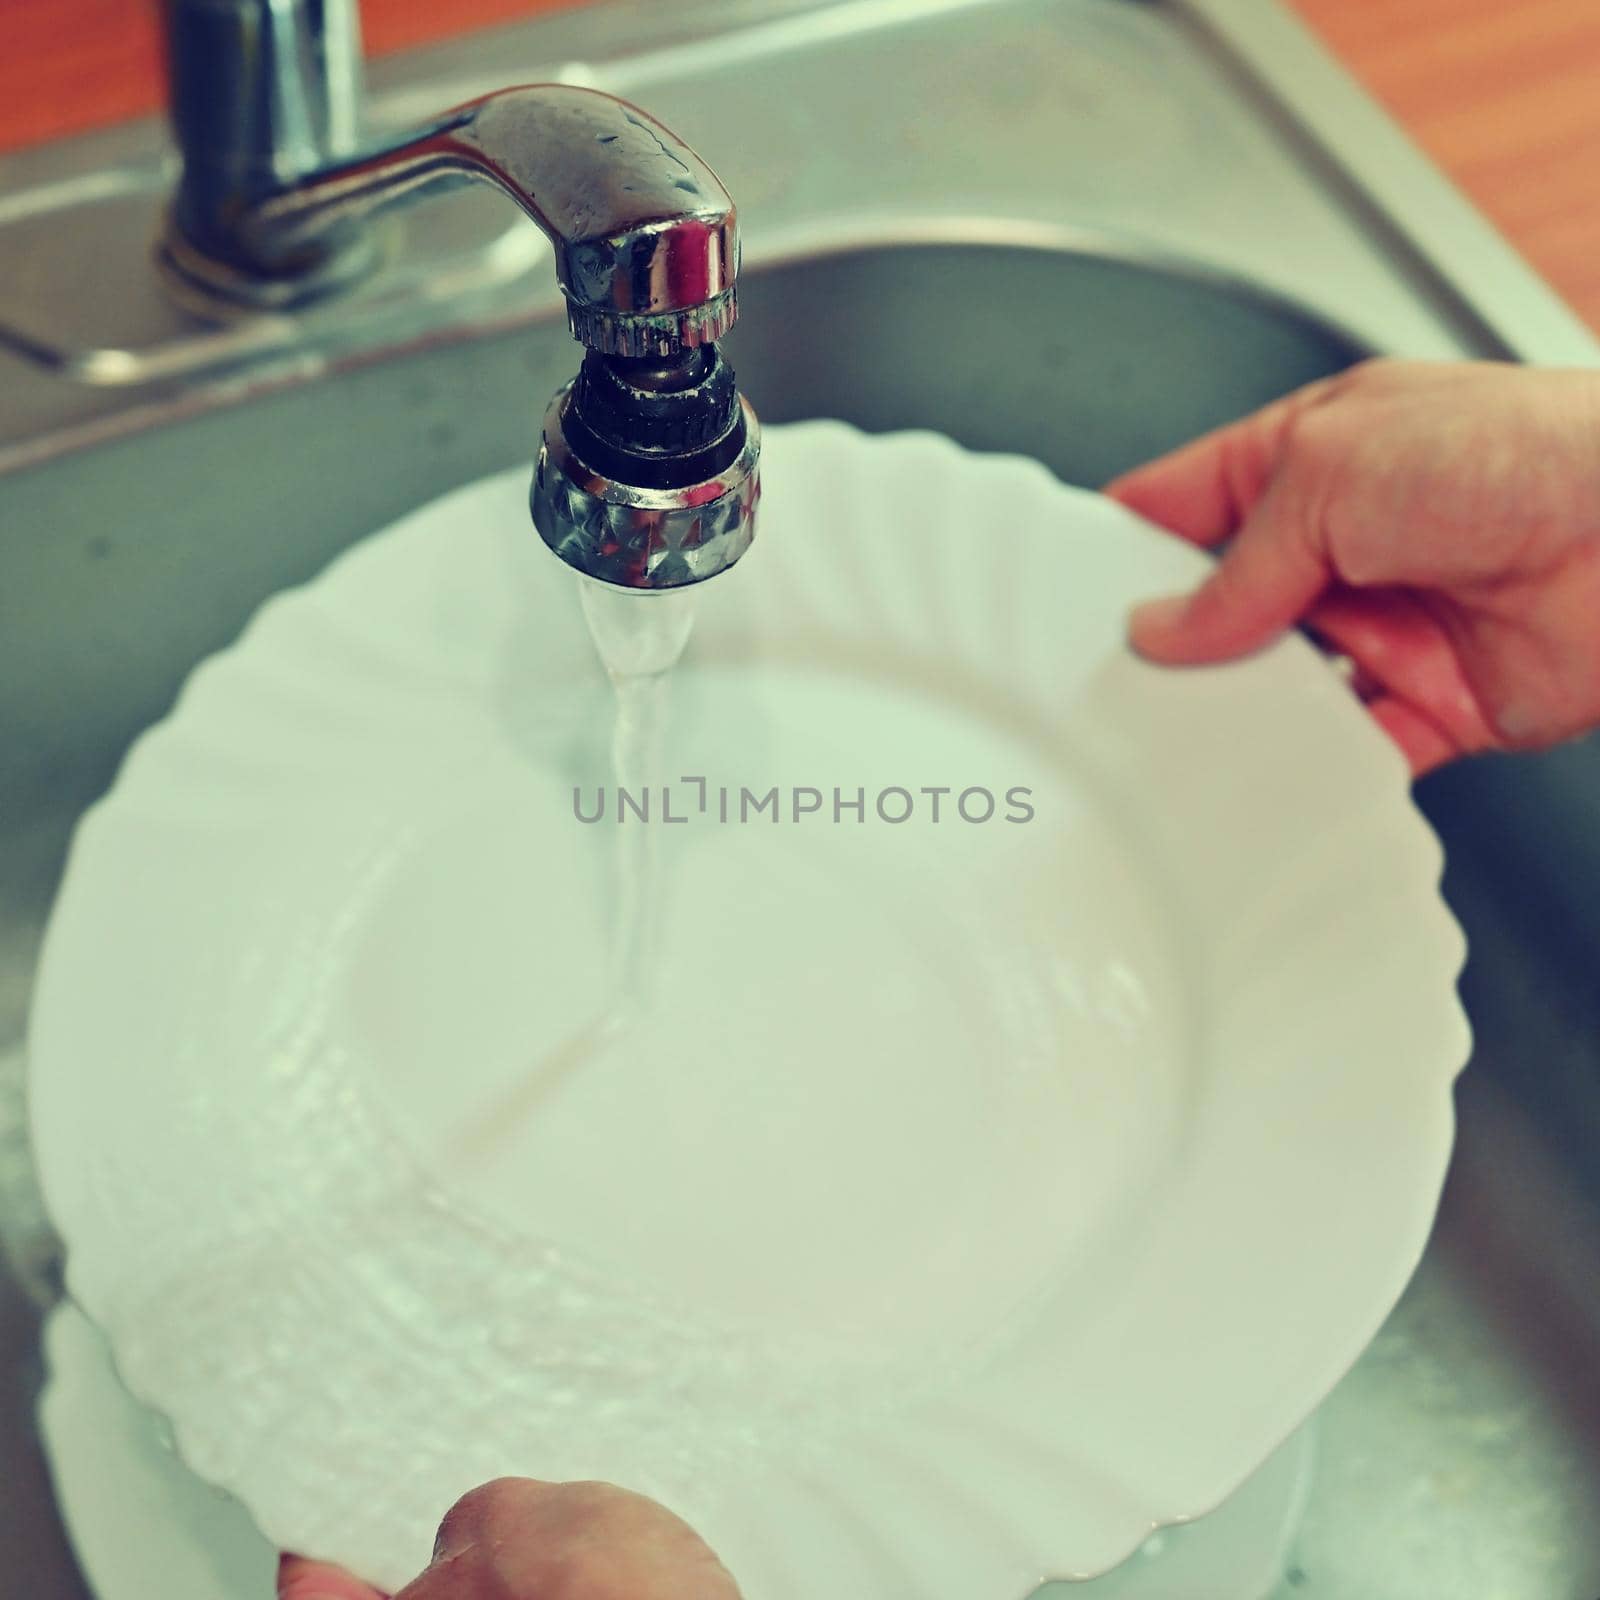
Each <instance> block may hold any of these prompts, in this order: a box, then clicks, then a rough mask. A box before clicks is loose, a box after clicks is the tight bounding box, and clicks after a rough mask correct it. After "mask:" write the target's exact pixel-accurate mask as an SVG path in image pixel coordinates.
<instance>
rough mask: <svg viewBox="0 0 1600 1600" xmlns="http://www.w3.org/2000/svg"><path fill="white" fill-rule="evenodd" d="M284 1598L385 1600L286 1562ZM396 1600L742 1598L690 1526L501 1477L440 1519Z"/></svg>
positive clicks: (613, 1501)
mask: <svg viewBox="0 0 1600 1600" xmlns="http://www.w3.org/2000/svg"><path fill="white" fill-rule="evenodd" d="M278 1596H279V1600H381V1596H379V1594H378V1592H377V1591H376V1590H375V1589H371V1588H368V1587H367V1586H366V1585H365V1584H363V1583H360V1582H358V1581H357V1580H356V1579H354V1578H352V1577H351V1576H350V1575H349V1573H347V1572H342V1571H340V1570H339V1569H338V1568H337V1567H330V1566H326V1565H323V1564H321V1563H317V1562H309V1561H301V1560H299V1559H298V1558H296V1557H286V1558H285V1560H284V1563H283V1567H282V1570H281V1572H280V1575H279V1579H278ZM395 1600H739V1590H738V1586H737V1585H736V1584H735V1583H734V1581H733V1579H732V1577H730V1576H729V1574H728V1571H727V1569H726V1568H725V1567H724V1566H723V1565H722V1563H721V1562H720V1561H718V1560H717V1558H716V1556H715V1555H713V1554H712V1552H711V1550H710V1548H709V1547H708V1546H707V1545H706V1544H705V1542H704V1541H703V1540H702V1539H701V1538H700V1537H699V1536H698V1535H697V1534H696V1533H695V1532H694V1530H693V1529H692V1528H690V1527H689V1526H688V1524H687V1523H684V1522H682V1521H680V1520H679V1519H678V1518H677V1517H675V1516H673V1514H672V1513H671V1512H670V1511H668V1510H667V1509H666V1508H665V1507H664V1506H660V1505H657V1504H656V1502H655V1501H654V1500H647V1499H645V1497H644V1496H643V1495H637V1494H630V1493H629V1492H628V1491H627V1490H626V1489H616V1488H613V1487H612V1486H611V1485H610V1484H605V1483H535V1482H533V1481H532V1480H530V1479H526V1478H504V1479H501V1480H500V1481H499V1482H497V1483H491V1484H488V1485H486V1486H485V1487H484V1488H482V1489H475V1490H474V1491H473V1492H472V1493H471V1494H469V1495H468V1496H467V1497H466V1498H465V1499H464V1500H462V1501H461V1502H460V1503H459V1504H458V1505H457V1506H456V1507H455V1509H454V1510H452V1511H451V1512H450V1514H449V1516H447V1517H446V1518H445V1519H444V1523H443V1525H442V1526H441V1527H440V1529H439V1542H438V1545H437V1547H436V1548H435V1552H434V1559H433V1565H432V1566H430V1567H429V1568H428V1570H427V1571H426V1572H424V1573H423V1574H422V1576H421V1577H420V1578H418V1579H417V1580H416V1582H415V1583H412V1584H409V1585H408V1586H407V1587H406V1588H404V1589H402V1590H401V1591H400V1593H399V1595H397V1596H396V1597H395Z"/></svg>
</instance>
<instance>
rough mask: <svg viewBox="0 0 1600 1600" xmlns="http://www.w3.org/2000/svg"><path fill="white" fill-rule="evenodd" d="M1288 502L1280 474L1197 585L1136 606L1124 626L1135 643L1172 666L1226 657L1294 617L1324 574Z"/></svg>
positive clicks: (1323, 563) (1324, 565)
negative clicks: (1225, 549)
mask: <svg viewBox="0 0 1600 1600" xmlns="http://www.w3.org/2000/svg"><path fill="white" fill-rule="evenodd" d="M1290 505H1291V502H1290V501H1289V499H1288V498H1287V497H1286V495H1285V493H1284V487H1283V480H1281V479H1280V480H1279V481H1278V482H1276V483H1274V484H1273V486H1272V487H1271V488H1270V489H1269V490H1268V491H1267V492H1266V494H1265V495H1263V496H1262V498H1261V500H1260V501H1259V503H1258V504H1257V506H1256V508H1255V510H1254V511H1253V512H1251V514H1250V516H1249V518H1248V519H1247V520H1246V522H1245V524H1244V526H1243V527H1242V528H1241V529H1240V530H1239V535H1238V537H1237V538H1236V539H1235V540H1234V542H1233V544H1232V546H1231V547H1230V548H1229V550H1228V553H1227V554H1226V555H1225V556H1224V557H1223V558H1222V560H1221V562H1220V563H1219V564H1218V566H1217V567H1216V569H1215V570H1214V571H1213V572H1212V573H1211V575H1210V576H1209V577H1208V578H1207V579H1206V580H1205V582H1204V583H1202V584H1201V585H1200V587H1199V588H1198V589H1195V590H1194V591H1193V592H1192V593H1190V594H1181V595H1167V596H1165V597H1163V598H1161V599H1159V600H1147V601H1146V602H1145V603H1144V604H1143V605H1140V606H1135V607H1134V609H1133V612H1132V614H1131V616H1130V617H1129V625H1128V637H1129V642H1130V643H1131V644H1132V645H1133V647H1134V649H1135V650H1137V651H1138V652H1139V654H1140V655H1142V656H1146V657H1148V658H1149V659H1150V660H1152V661H1160V662H1164V663H1167V664H1171V665H1182V664H1188V663H1195V662H1203V661H1226V660H1228V659H1230V658H1231V657H1233V656H1240V655H1244V654H1246V653H1247V652H1248V651H1251V650H1256V649H1259V648H1260V647H1261V646H1262V645H1264V644H1268V643H1270V642H1271V641H1272V640H1273V639H1275V638H1276V637H1277V636H1278V635H1279V634H1280V633H1282V632H1283V631H1284V630H1285V629H1286V628H1288V627H1291V626H1292V625H1293V624H1294V623H1295V622H1297V621H1299V619H1300V618H1301V617H1302V616H1304V615H1305V613H1306V611H1307V610H1308V609H1309V608H1310V606H1311V605H1312V603H1313V602H1314V601H1315V600H1316V599H1317V597H1318V596H1319V595H1320V594H1321V593H1322V592H1323V590H1324V589H1325V588H1327V586H1328V582H1329V579H1330V577H1331V573H1330V570H1329V566H1328V562H1327V559H1326V557H1325V556H1324V555H1323V554H1322V552H1321V550H1320V549H1319V548H1318V546H1317V544H1316V542H1315V541H1314V540H1313V538H1312V537H1311V536H1310V535H1309V533H1307V532H1306V531H1305V528H1304V524H1303V523H1302V522H1301V519H1300V518H1299V517H1298V516H1296V515H1295V514H1294V513H1293V512H1292V511H1291V509H1290Z"/></svg>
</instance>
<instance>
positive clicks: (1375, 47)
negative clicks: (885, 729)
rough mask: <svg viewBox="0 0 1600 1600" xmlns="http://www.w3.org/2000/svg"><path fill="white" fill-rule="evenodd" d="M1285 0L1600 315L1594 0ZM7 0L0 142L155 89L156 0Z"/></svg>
mask: <svg viewBox="0 0 1600 1600" xmlns="http://www.w3.org/2000/svg"><path fill="white" fill-rule="evenodd" d="M573 3H581V0H454V3H453V4H451V5H448V6H444V5H440V4H438V3H437V0H363V3H362V18H363V26H364V29H365V33H366V39H367V47H368V49H369V50H370V51H371V52H372V53H373V54H384V53H386V52H388V51H391V50H403V49H406V48H408V47H410V46H413V45H417V44H422V43H425V42H427V41H428V40H431V39H436V38H439V37H440V36H442V35H444V34H448V33H454V32H459V31H463V30H465V29H467V28H471V27H484V26H489V25H492V24H494V23H497V22H505V21H508V20H510V19H511V18H513V17H519V16H526V15H527V14H529V13H530V12H533V11H541V10H551V9H554V8H555V7H556V6H559V5H567V4H573ZM659 3H662V4H665V3H667V0H659ZM1289 3H1290V4H1292V5H1293V7H1294V9H1295V10H1297V11H1298V12H1299V13H1300V14H1301V16H1302V17H1304V18H1305V20H1306V21H1307V22H1308V23H1309V24H1310V25H1311V26H1312V27H1313V28H1314V29H1315V30H1316V31H1317V32H1318V33H1320V34H1321V35H1322V37H1323V38H1324V39H1325V40H1326V41H1327V43H1328V45H1329V46H1330V47H1331V48H1332V50H1333V51H1334V53H1335V54H1336V55H1338V56H1339V57H1341V58H1342V59H1343V60H1344V62H1345V64H1346V65H1347V66H1348V67H1349V68H1350V69H1351V70H1352V71H1353V72H1354V73H1355V75H1356V76H1357V77H1358V78H1360V79H1361V80H1362V81H1363V82H1364V83H1365V84H1366V86H1367V88H1368V89H1369V90H1370V91H1371V92H1372V93H1373V94H1374V95H1375V96H1376V97H1377V99H1378V100H1380V101H1381V102H1382V103H1383V104H1384V105H1385V106H1386V107H1387V108H1388V109H1389V111H1390V112H1391V113H1392V114H1393V115H1394V116H1395V117H1396V118H1397V119H1398V120H1399V121H1400V122H1401V123H1402V124H1403V125H1404V126H1405V127H1406V128H1407V129H1409V131H1410V133H1411V135H1412V137H1413V138H1415V139H1416V141H1417V143H1418V144H1420V145H1421V146H1422V148H1423V149H1424V150H1426V151H1428V153H1429V154H1430V155H1431V156H1432V157H1433V158H1434V160H1435V161H1437V162H1438V164H1439V165H1440V166H1441V167H1442V168H1443V169H1444V170H1445V171H1446V172H1447V173H1448V174H1449V175H1450V176H1451V177H1452V178H1453V179H1454V180H1455V181H1456V183H1458V184H1459V185H1460V186H1461V188H1463V189H1464V190H1465V191H1466V192H1467V193H1468V194H1469V195H1470V196H1471V197H1472V198H1473V199H1474V200H1475V201H1476V202H1477V204H1478V206H1479V207H1480V208H1481V209H1482V210H1483V211H1484V212H1485V214H1486V215H1487V216H1488V217H1489V218H1490V219H1491V220H1492V221H1493V222H1494V223H1495V224H1496V225H1497V226H1498V227H1499V228H1500V230H1501V231H1502V232H1503V233H1504V234H1505V235H1506V236H1507V237H1508V238H1509V239H1510V240H1511V242H1512V243H1513V244H1515V245H1516V246H1517V247H1518V249H1519V250H1521V252H1522V254H1523V255H1524V256H1526V257H1527V259H1528V260H1529V261H1531V262H1532V263H1533V265H1534V267H1535V268H1537V269H1538V271H1540V272H1541V273H1542V274H1543V275H1544V276H1545V277H1546V278H1547V279H1548V280H1549V281H1550V282H1551V283H1552V284H1553V285H1554V286H1555V287H1556V289H1557V291H1558V292H1559V293H1561V294H1562V295H1563V296H1564V297H1565V298H1566V299H1567V301H1568V302H1569V303H1570V304H1571V305H1572V306H1574V307H1575V308H1576V309H1577V310H1578V312H1579V313H1580V314H1581V315H1582V316H1583V317H1585V318H1586V319H1587V321H1588V322H1589V323H1590V325H1591V326H1592V327H1594V328H1596V329H1600V3H1597V0H1385V3H1384V4H1353V3H1351V0H1289ZM10 9H11V12H12V14H11V15H9V16H8V17H7V18H6V30H7V35H8V37H7V40H6V50H5V52H4V53H3V55H0V151H3V150H6V149H10V148H15V147H17V146H19V145H23V144H32V143H36V142H38V141H40V140H43V139H51V138H56V137H59V136H61V135H62V134H66V133H73V132H77V131H79V130H81V129H84V128H89V127H95V126H98V125H100V124H103V123H107V122H115V121H118V120H119V119H121V118H124V117H130V116H137V115H140V114H142V113H145V112H148V111H150V110H153V109H154V108H155V107H156V106H157V105H158V104H159V101H160V78H159V68H158V63H157V52H156V39H155V3H154V0H33V3H31V4H16V3H14V4H13V5H12V7H11V8H10Z"/></svg>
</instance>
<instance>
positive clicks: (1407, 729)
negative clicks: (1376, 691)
mask: <svg viewBox="0 0 1600 1600" xmlns="http://www.w3.org/2000/svg"><path fill="white" fill-rule="evenodd" d="M1367 710H1368V712H1370V713H1371V716H1372V719H1373V721H1374V722H1376V723H1377V724H1378V726H1379V727H1380V728H1382V729H1383V731H1384V732H1385V733H1386V734H1388V735H1389V737H1390V738H1391V739H1393V740H1394V742H1395V743H1396V744H1397V745H1399V747H1400V754H1401V755H1403V756H1404V757H1405V758H1406V762H1407V764H1408V765H1409V766H1410V768H1411V773H1412V776H1413V777H1417V778H1420V777H1421V776H1422V775H1423V773H1425V772H1432V771H1433V769H1434V768H1435V767H1442V766H1443V765H1444V764H1445V762H1447V761H1453V760H1454V759H1455V758H1456V757H1457V756H1459V755H1461V754H1462V751H1461V750H1460V749H1458V748H1457V746H1456V745H1455V744H1454V743H1452V742H1451V740H1450V739H1448V738H1447V737H1446V736H1445V734H1444V733H1443V732H1442V731H1441V730H1440V728H1439V726H1438V724H1437V723H1435V722H1432V721H1430V720H1429V719H1428V718H1427V717H1426V716H1424V715H1423V714H1422V712H1420V711H1418V710H1417V709H1416V707H1415V706H1409V705H1407V704H1406V703H1405V701H1403V700H1401V699H1400V698H1399V697H1398V696H1396V695H1392V694H1382V695H1379V696H1378V697H1377V698H1376V699H1375V700H1369V701H1368V702H1367Z"/></svg>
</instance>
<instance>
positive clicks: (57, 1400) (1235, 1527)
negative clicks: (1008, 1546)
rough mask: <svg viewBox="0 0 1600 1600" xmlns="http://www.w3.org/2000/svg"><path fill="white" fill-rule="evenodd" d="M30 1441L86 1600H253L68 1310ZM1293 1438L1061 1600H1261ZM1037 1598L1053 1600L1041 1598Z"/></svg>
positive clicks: (1300, 1438) (1288, 1489) (260, 1592)
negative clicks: (1238, 1481) (1227, 1491)
mask: <svg viewBox="0 0 1600 1600" xmlns="http://www.w3.org/2000/svg"><path fill="white" fill-rule="evenodd" d="M45 1351H46V1355H47V1358H48V1361H49V1369H50V1379H49V1382H48V1384H47V1385H46V1386H45V1391H44V1394H43V1395H42V1396H41V1398H40V1401H39V1429H40V1434H41V1436H42V1438H43V1441H44V1447H45V1452H46V1454H47V1456H48V1457H49V1461H50V1472H51V1476H52V1479H53V1480H54V1483H55V1489H56V1499H57V1502H58V1504H59V1506H60V1510H61V1515H62V1519H63V1521H64V1522H65V1523H66V1527H67V1531H68V1534H69V1536H70V1537H71V1540H72V1547H73V1550H74V1551H75V1553H76V1554H77V1557H78V1562H79V1565H80V1566H81V1567H82V1569H83V1572H84V1576H85V1577H86V1578H87V1579H88V1581H89V1584H90V1586H91V1587H92V1589H93V1590H94V1593H95V1594H96V1595H97V1596H98V1597H99V1600H151V1597H152V1596H153V1595H159V1596H160V1597H161V1600H266V1596H267V1595H268V1594H270V1593H271V1590H272V1579H273V1573H274V1570H275V1568H276V1566H277V1561H278V1553H277V1551H276V1550H274V1549H273V1547H272V1546H271V1545H270V1544H268V1543H267V1541H266V1540H265V1539H264V1538H263V1537H262V1536H261V1534H260V1533H259V1532H257V1530H256V1528H255V1525H254V1524H253V1523H252V1522H251V1520H250V1517H249V1514H248V1513H247V1512H246V1511H245V1509H244V1507H243V1506H241V1505H240V1504H239V1503H238V1502H237V1501H236V1500H233V1499H231V1498H230V1497H229V1496H227V1495H225V1494H223V1493H222V1492H221V1491H220V1490H217V1489H213V1488H212V1487H211V1486H210V1485H209V1484H206V1483H202V1482H201V1481H200V1479H198V1478H197V1477H195V1475H194V1474H193V1473H192V1472H190V1471H189V1470H188V1468H187V1467H185V1465H184V1464H183V1462H182V1460H181V1459H180V1458H179V1457H178V1455H177V1454H176V1452H175V1451H174V1450H173V1448H172V1443H171V1440H170V1439H169V1437H168V1434H167V1429H166V1427H165V1425H164V1424H163V1422H162V1420H161V1419H160V1418H159V1417H157V1416H156V1415H155V1413H154V1412H152V1411H150V1410H148V1409H146V1408H145V1407H144V1406H141V1405H140V1404H139V1403H138V1402H137V1401H136V1400H135V1399H134V1398H133V1397H132V1396H131V1395H130V1394H129V1393H128V1391H127V1390H126V1389H125V1388H123V1386H122V1385H121V1383H119V1382H118V1381H117V1375H116V1373H115V1371H114V1370H113V1368H112V1365H111V1356H110V1352H109V1351H108V1350H107V1348H106V1344H105V1340H104V1339H103V1338H102V1337H101V1335H100V1334H99V1332H98V1331H97V1330H96V1329H95V1328H94V1327H93V1326H92V1325H91V1324H90V1323H89V1321H88V1319H87V1318H86V1317H85V1316H84V1315H83V1313H82V1312H81V1311H79V1310H78V1309H77V1308H76V1307H74V1306H63V1307H61V1308H60V1309H59V1310H58V1311H57V1312H56V1313H55V1314H54V1315H53V1316H52V1317H51V1319H50V1322H49V1324H48V1326H47V1328H46V1332H45ZM1309 1432H1310V1430H1309V1429H1302V1430H1301V1431H1300V1432H1299V1433H1297V1434H1295V1435H1294V1437H1293V1438H1292V1439H1290V1440H1289V1442H1288V1443H1287V1444H1285V1445H1283V1446H1282V1447H1281V1448H1280V1449H1278V1450H1277V1451H1275V1452H1274V1453H1273V1455H1272V1457H1271V1459H1270V1460H1269V1461H1267V1463H1266V1464H1265V1465H1264V1466H1263V1467H1262V1468H1261V1469H1260V1470H1259V1471H1258V1472H1256V1473H1255V1475H1254V1476H1253V1477H1252V1478H1251V1479H1250V1481H1249V1482H1248V1483H1247V1484H1245V1485H1244V1487H1243V1488H1241V1489H1240V1490H1239V1491H1238V1492H1237V1493H1236V1494H1234V1495H1232V1496H1231V1497H1230V1498H1229V1500H1228V1502H1227V1504H1226V1505H1224V1506H1222V1507H1220V1508H1219V1509H1218V1510H1216V1511H1213V1512H1212V1513H1211V1515H1210V1516H1207V1517H1202V1518H1201V1519H1200V1521H1199V1522H1197V1523H1195V1524H1194V1525H1193V1526H1191V1527H1187V1528H1173V1529H1170V1530H1168V1531H1166V1532H1163V1533H1159V1534H1156V1535H1155V1536H1154V1537H1153V1538H1151V1539H1150V1540H1149V1541H1148V1542H1147V1543H1146V1544H1144V1545H1143V1546H1141V1548H1140V1549H1139V1551H1138V1552H1137V1554H1135V1555H1133V1556H1130V1557H1129V1558H1128V1560H1126V1561H1125V1562H1123V1563H1122V1565H1121V1566H1120V1567H1118V1568H1117V1569H1116V1571H1114V1572H1111V1573H1108V1574H1107V1575H1106V1576H1105V1577H1103V1578H1095V1579H1092V1580H1090V1582H1089V1583H1088V1584H1074V1585H1073V1586H1072V1589H1071V1600H1266V1596H1267V1595H1268V1594H1269V1593H1270V1592H1271V1591H1272V1590H1273V1589H1275V1588H1276V1587H1277V1584H1278V1581H1279V1579H1280V1578H1281V1577H1282V1574H1283V1567H1284V1559H1285V1554H1286V1552H1287V1549H1288V1543H1289V1539H1290V1537H1291V1536H1292V1534H1293V1531H1294V1528H1295V1526H1296V1524H1297V1523H1298V1521H1299V1517H1300V1512H1301V1508H1302V1506H1303V1504H1304V1500H1305V1495H1306V1490H1307V1485H1308V1483H1309V1480H1310V1471H1311V1441H1310V1437H1309ZM1041 1600H1066V1596H1054V1595H1049V1593H1048V1591H1047V1592H1046V1596H1045V1597H1041Z"/></svg>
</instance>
